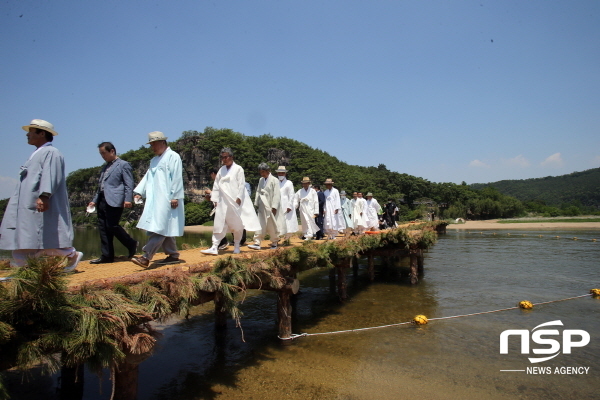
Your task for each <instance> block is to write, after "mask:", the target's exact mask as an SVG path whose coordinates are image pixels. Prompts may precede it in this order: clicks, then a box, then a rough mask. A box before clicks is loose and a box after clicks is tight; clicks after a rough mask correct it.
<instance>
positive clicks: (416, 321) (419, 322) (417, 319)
mask: <svg viewBox="0 0 600 400" xmlns="http://www.w3.org/2000/svg"><path fill="white" fill-rule="evenodd" d="M412 323H413V324H415V325H425V324H426V323H427V317H426V316H424V315H417V316H416V317H414V318H413V319H412Z"/></svg>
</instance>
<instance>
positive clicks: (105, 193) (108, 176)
mask: <svg viewBox="0 0 600 400" xmlns="http://www.w3.org/2000/svg"><path fill="white" fill-rule="evenodd" d="M98 151H99V153H100V156H101V157H102V158H103V159H104V161H106V164H104V167H102V172H101V173H100V178H99V181H98V190H97V191H96V195H95V196H94V199H93V200H92V201H91V202H90V203H89V204H88V207H90V208H93V207H96V208H97V210H98V230H99V231H100V244H101V253H102V255H101V256H100V258H97V259H95V260H92V261H90V264H104V263H111V262H113V261H114V259H115V248H114V246H113V238H114V237H116V238H117V239H118V240H119V242H121V243H123V246H125V247H126V248H127V250H128V251H129V253H128V254H127V257H128V258H131V257H133V256H134V255H135V252H136V250H137V246H138V242H137V241H136V240H135V239H133V238H132V237H131V236H129V234H128V233H127V232H126V231H125V229H123V227H122V226H121V225H119V220H120V219H121V215H122V214H123V209H124V208H131V206H132V201H133V172H132V170H131V165H130V164H129V163H128V162H127V161H124V160H121V159H120V158H119V157H117V150H116V149H115V146H114V145H113V144H112V143H111V142H102V143H100V144H99V145H98Z"/></svg>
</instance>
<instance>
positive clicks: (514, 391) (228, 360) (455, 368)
mask: <svg viewBox="0 0 600 400" xmlns="http://www.w3.org/2000/svg"><path fill="white" fill-rule="evenodd" d="M539 235H543V236H542V237H540V236H539ZM555 236H561V237H560V238H556V237H555ZM598 236H600V235H599V232H598V231H597V230H595V231H573V230H569V231H552V232H549V231H547V230H544V231H540V232H533V231H527V232H525V231H519V232H515V233H512V234H510V235H508V234H507V233H506V232H503V233H502V234H500V233H498V234H497V235H493V234H492V233H486V234H473V233H467V232H449V233H448V234H446V235H441V236H440V238H439V241H438V242H437V243H436V244H435V245H434V246H433V248H432V249H430V251H429V252H428V253H426V256H425V276H423V277H422V278H421V281H420V282H419V284H418V285H416V286H411V285H410V284H409V282H408V279H407V277H406V272H407V271H406V268H405V267H406V262H407V260H403V261H402V263H401V265H397V266H394V267H391V268H387V269H382V268H380V267H376V270H377V276H376V281H375V282H374V283H370V282H368V279H367V277H366V265H365V263H366V261H361V268H360V270H359V276H358V278H356V279H354V278H352V276H351V275H352V274H351V273H350V274H349V275H350V276H349V280H348V281H349V295H350V299H349V301H347V302H346V303H344V304H340V303H339V301H338V300H337V297H336V296H335V295H334V294H332V293H330V292H329V279H328V273H327V271H326V270H315V271H309V272H307V273H305V274H303V275H302V276H301V277H300V280H301V293H300V294H299V296H298V298H297V304H296V313H295V315H294V322H293V327H294V332H295V333H302V332H306V333H316V332H333V331H338V330H345V329H354V328H364V327H373V326H380V325H385V324H393V323H398V322H404V321H409V320H410V319H412V318H413V317H414V316H415V315H417V314H424V315H426V316H427V317H428V318H438V317H449V316H455V315H461V314H470V313H477V312H482V311H490V310H496V309H503V308H508V307H513V306H515V305H516V303H518V302H519V301H521V300H530V301H531V302H533V303H538V302H545V301H550V300H558V299H563V298H567V297H572V296H578V295H583V294H586V293H588V292H589V290H590V289H591V288H597V287H600V264H599V261H600V242H592V240H591V239H593V238H596V239H600V237H598ZM573 237H577V240H573V239H572V238H573ZM377 261H378V260H376V262H377ZM275 305H276V296H275V295H274V294H273V293H268V292H260V291H253V292H252V293H250V294H249V296H248V297H247V298H246V300H245V302H244V304H243V305H242V310H243V312H244V317H243V318H242V328H243V337H244V338H245V342H243V341H242V332H241V331H240V330H239V329H238V328H236V327H235V324H234V323H233V322H232V321H230V323H229V326H228V329H227V330H226V331H220V332H215V329H214V325H213V313H212V310H213V304H212V303H209V304H206V305H203V306H200V307H197V308H196V309H195V310H194V315H192V316H191V317H190V318H189V319H188V320H183V321H181V320H180V321H172V322H171V323H168V324H163V325H157V328H158V329H159V330H160V331H161V332H162V334H163V337H162V339H161V340H160V341H159V345H158V347H157V349H156V351H155V353H154V355H153V356H152V357H150V358H149V359H147V360H146V361H144V362H143V363H142V364H140V368H139V371H140V373H139V391H138V393H139V396H138V398H139V399H181V400H188V399H261V400H266V399H282V398H290V399H404V398H413V397H417V398H426V399H481V398H486V399H514V398H522V399H581V398H598V396H597V391H598V390H599V389H600V380H599V379H598V378H599V377H600V359H599V356H600V337H599V336H598V334H597V332H598V328H600V319H599V316H600V299H595V298H591V297H583V298H579V299H575V300H568V301H564V302H556V303H551V304H545V305H538V306H536V307H535V308H534V309H533V310H531V311H524V310H519V309H514V310H508V311H502V312H497V313H491V314H482V315H475V316H468V317H462V318H454V319H445V320H437V321H431V322H430V323H429V324H427V325H424V326H421V327H417V326H414V325H401V326H397V327H390V328H382V329H374V330H367V331H361V332H353V333H340V334H332V335H323V336H309V337H302V338H299V339H296V340H294V342H293V343H292V344H291V345H289V346H282V345H281V344H280V343H279V341H278V339H277V329H276V322H275V317H276V309H275ZM555 320H561V321H562V323H563V324H564V326H563V327H560V328H559V330H560V331H561V332H562V329H580V330H585V331H587V332H588V333H589V334H590V336H591V341H590V343H589V344H588V345H586V346H584V347H576V348H573V351H572V353H571V354H559V355H558V356H557V357H555V358H554V359H552V360H550V361H546V362H543V363H538V364H531V363H530V362H529V361H528V359H527V357H528V356H529V357H531V356H536V355H534V354H533V353H532V354H529V355H527V354H520V351H519V346H518V344H519V343H518V340H517V339H516V338H513V339H511V342H510V346H509V354H499V336H500V333H501V332H502V331H504V330H507V329H526V330H532V329H533V328H534V327H536V326H537V325H539V324H542V323H545V322H549V321H555ZM555 338H556V337H555ZM537 347H538V348H543V347H547V346H541V345H537ZM532 348H536V345H535V344H534V343H532ZM538 356H539V355H538ZM532 366H537V367H551V370H552V371H553V372H554V371H555V367H589V370H588V373H587V374H582V375H561V374H551V375H545V374H544V375H534V374H527V373H526V371H523V372H514V371H513V372H502V371H501V370H526V368H527V367H532ZM59 375H60V374H57V376H54V377H45V378H40V379H39V380H37V381H36V382H37V383H34V385H35V386H37V387H38V388H39V390H38V391H37V392H36V393H35V394H33V393H28V394H25V393H22V394H19V395H18V396H19V397H17V395H16V394H15V396H14V397H13V398H23V399H28V398H31V399H33V398H36V399H39V398H45V399H53V398H58V396H57V394H56V390H55V388H56V387H57V386H58V383H57V380H58V376H59ZM11 382H14V381H13V380H12V378H11ZM32 383H33V382H30V383H29V384H28V385H29V386H31V384H32ZM10 387H11V389H14V388H15V386H14V385H13V384H11V385H10ZM100 387H102V393H99V388H100ZM11 391H12V390H11ZM13 393H15V392H13ZM109 397H110V381H109V380H108V373H107V374H105V377H104V379H103V380H102V382H101V383H99V382H98V379H97V377H96V376H94V375H91V374H87V373H86V376H85V389H84V396H83V398H84V399H91V400H94V399H108V398H109Z"/></svg>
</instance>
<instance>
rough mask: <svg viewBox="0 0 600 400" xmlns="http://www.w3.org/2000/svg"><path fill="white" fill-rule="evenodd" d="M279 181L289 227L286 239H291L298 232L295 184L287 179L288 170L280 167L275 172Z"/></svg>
mask: <svg viewBox="0 0 600 400" xmlns="http://www.w3.org/2000/svg"><path fill="white" fill-rule="evenodd" d="M275 172H277V178H278V179H279V189H280V191H281V207H282V208H283V213H284V215H283V217H284V219H285V224H286V226H287V233H286V234H285V236H284V238H285V239H289V238H291V237H292V235H293V234H294V233H296V232H298V217H297V216H296V207H294V184H293V183H292V181H290V180H289V179H287V172H288V170H287V169H286V168H285V166H283V165H280V166H279V168H277V170H276V171H275Z"/></svg>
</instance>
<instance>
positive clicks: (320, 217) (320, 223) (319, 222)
mask: <svg viewBox="0 0 600 400" xmlns="http://www.w3.org/2000/svg"><path fill="white" fill-rule="evenodd" d="M315 223H316V224H317V226H318V227H319V232H317V233H316V234H315V239H317V240H319V239H323V237H324V236H325V235H324V233H323V232H325V231H324V230H323V214H319V215H317V216H316V217H315Z"/></svg>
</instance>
